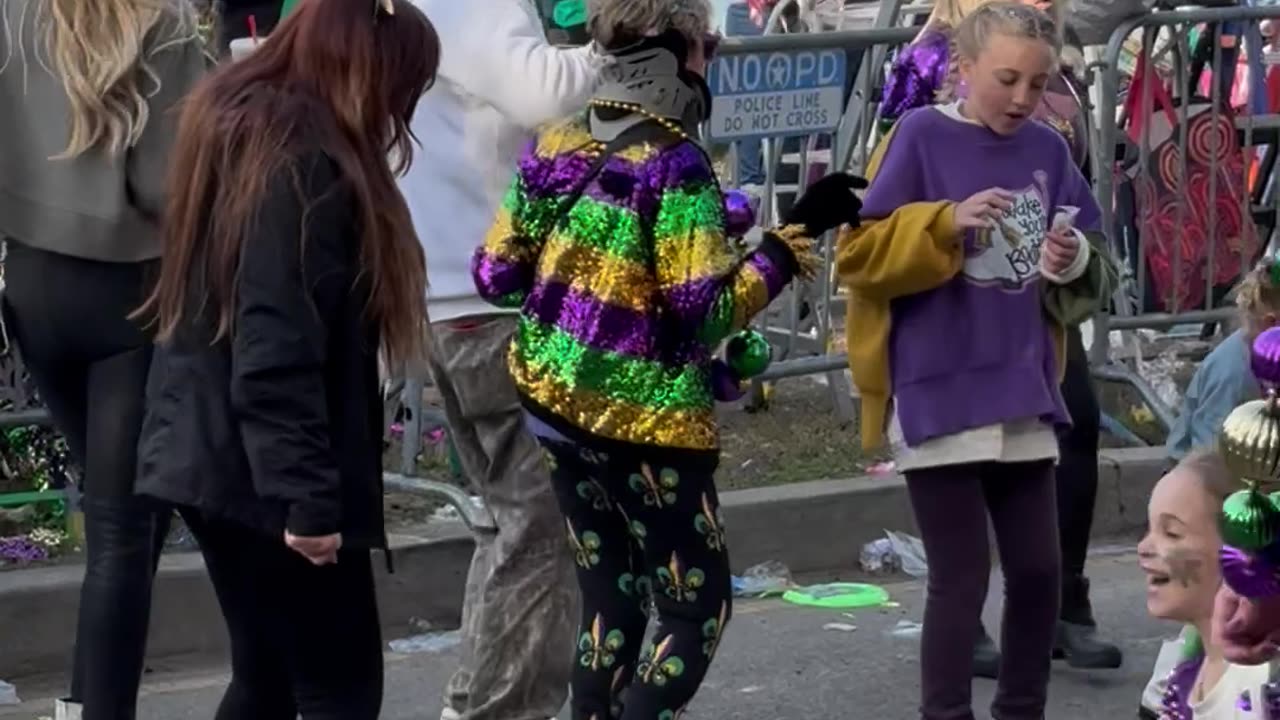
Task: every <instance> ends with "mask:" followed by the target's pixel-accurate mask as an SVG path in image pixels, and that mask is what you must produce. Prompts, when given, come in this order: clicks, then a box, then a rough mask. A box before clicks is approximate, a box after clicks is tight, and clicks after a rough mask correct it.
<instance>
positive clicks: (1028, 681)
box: [906, 460, 1060, 720]
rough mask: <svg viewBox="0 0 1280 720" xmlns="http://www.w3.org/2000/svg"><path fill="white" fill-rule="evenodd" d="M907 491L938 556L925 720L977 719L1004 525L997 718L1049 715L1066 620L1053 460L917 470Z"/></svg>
mask: <svg viewBox="0 0 1280 720" xmlns="http://www.w3.org/2000/svg"><path fill="white" fill-rule="evenodd" d="M906 476H907V491H908V492H909V493H910V495H911V507H912V508H913V509H914V510H915V515H916V521H917V522H918V523H919V525H920V537H921V539H923V541H924V549H925V554H926V555H927V556H928V558H929V588H928V594H927V596H926V599H925V608H924V635H923V637H922V639H921V647H920V675H921V687H920V692H921V697H922V702H921V718H922V719H923V720H973V717H974V715H973V710H972V707H971V700H972V685H973V679H972V678H973V639H974V637H976V636H977V632H978V627H979V623H980V622H981V615H982V602H983V600H984V598H986V596H987V580H988V578H989V577H990V573H991V551H990V549H989V546H988V544H987V517H988V515H990V518H991V525H992V526H993V527H994V528H995V535H996V548H997V550H998V551H999V553H1000V564H1001V567H1002V568H1003V570H1004V596H1005V602H1004V619H1003V622H1002V625H1001V630H1000V646H1001V647H1000V649H1001V657H1000V680H999V685H998V686H997V688H996V697H995V701H994V702H993V704H992V715H993V716H994V717H996V718H1000V720H1038V719H1039V718H1043V717H1044V706H1045V698H1046V694H1047V691H1048V685H1049V657H1050V654H1051V653H1052V649H1053V633H1054V623H1055V621H1056V619H1057V616H1058V599H1059V597H1058V595H1059V593H1058V580H1059V574H1058V573H1059V572H1060V565H1059V554H1058V537H1057V532H1056V530H1055V529H1054V527H1053V523H1054V517H1055V515H1054V513H1055V510H1054V505H1055V497H1054V490H1053V463H1051V462H1050V461H1048V460H1044V461H1040V462H1028V463H1007V464H1006V463H970V464H965V465H947V466H944V467H935V468H927V469H922V470H908V471H907V472H906Z"/></svg>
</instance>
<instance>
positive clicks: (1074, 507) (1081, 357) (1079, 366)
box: [1057, 327, 1100, 619]
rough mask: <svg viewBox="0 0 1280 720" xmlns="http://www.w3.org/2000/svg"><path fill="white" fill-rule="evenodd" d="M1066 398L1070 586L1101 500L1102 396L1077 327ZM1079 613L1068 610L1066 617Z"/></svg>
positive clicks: (1065, 530)
mask: <svg viewBox="0 0 1280 720" xmlns="http://www.w3.org/2000/svg"><path fill="white" fill-rule="evenodd" d="M1062 399H1063V400H1064V401H1065V402H1066V404H1067V411H1068V412H1069V413H1071V423H1072V424H1071V429H1070V430H1068V431H1067V432H1065V433H1062V434H1061V435H1060V436H1059V437H1058V454H1059V456H1060V457H1059V460H1058V468H1057V486H1058V532H1059V535H1060V541H1061V545H1062V574H1063V577H1064V578H1066V579H1067V580H1068V582H1069V581H1071V580H1072V579H1076V578H1079V577H1080V576H1082V575H1084V564H1085V558H1086V557H1087V555H1088V553H1089V534H1090V532H1091V531H1092V530H1093V506H1094V503H1095V502H1096V501H1097V497H1098V436H1099V434H1100V429H1099V425H1100V418H1099V410H1098V396H1097V394H1096V393H1095V392H1094V388H1093V380H1092V378H1090V376H1089V358H1088V356H1087V355H1086V354H1085V350H1084V343H1083V342H1082V341H1081V338H1080V329H1079V328H1078V327H1077V328H1071V329H1069V330H1068V331H1067V369H1066V375H1065V376H1064V377H1063V380H1062ZM1068 595H1070V593H1068ZM1075 610H1076V608H1071V607H1067V606H1065V605H1064V607H1063V612H1064V613H1066V614H1072V613H1073V611H1075ZM1067 619H1070V618H1067Z"/></svg>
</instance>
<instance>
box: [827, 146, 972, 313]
mask: <svg viewBox="0 0 1280 720" xmlns="http://www.w3.org/2000/svg"><path fill="white" fill-rule="evenodd" d="M894 132H896V127H895V128H894V130H891V131H890V132H889V133H888V134H887V135H885V137H884V139H883V140H882V141H881V142H880V144H879V146H877V147H876V150H875V152H874V153H873V154H872V156H871V162H870V163H869V164H868V166H867V176H868V178H869V179H870V180H871V184H872V187H871V189H869V190H868V193H870V192H872V191H873V190H874V188H875V176H876V173H877V172H878V171H879V169H880V164H881V161H882V160H883V158H884V154H885V150H886V148H888V146H889V142H890V141H891V140H892V138H893V136H894ZM963 265H964V241H963V237H962V235H961V233H960V232H959V231H958V230H957V228H956V226H955V203H953V202H949V201H942V202H913V203H908V204H905V205H901V206H899V207H897V208H895V209H894V210H893V211H892V212H890V213H889V214H888V215H887V216H886V217H884V218H881V219H879V220H872V221H868V222H864V223H862V225H860V226H859V227H855V228H846V229H845V230H844V231H843V232H841V234H840V238H839V242H838V244H837V246H836V273H837V275H838V277H839V278H840V282H841V283H842V284H844V285H846V286H847V287H849V288H851V289H853V290H856V291H857V292H858V293H859V294H861V295H863V296H865V297H868V298H879V299H883V300H889V299H892V298H895V297H901V296H903V295H912V294H914V293H919V292H924V291H925V290H930V289H933V288H935V287H938V286H939V285H942V284H943V283H945V282H946V281H948V280H950V279H951V278H953V277H955V275H956V274H957V273H959V272H960V268H961V267H962V266H963Z"/></svg>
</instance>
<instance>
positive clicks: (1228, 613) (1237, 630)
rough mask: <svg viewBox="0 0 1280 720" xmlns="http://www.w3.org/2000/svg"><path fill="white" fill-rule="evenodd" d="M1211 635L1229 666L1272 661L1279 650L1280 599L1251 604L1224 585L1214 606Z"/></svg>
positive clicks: (1267, 599)
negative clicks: (1229, 663) (1230, 663)
mask: <svg viewBox="0 0 1280 720" xmlns="http://www.w3.org/2000/svg"><path fill="white" fill-rule="evenodd" d="M1212 632H1213V634H1214V639H1215V640H1216V641H1217V642H1218V644H1219V645H1220V646H1221V647H1222V654H1223V656H1224V657H1226V659H1227V660H1228V661H1229V662H1233V663H1236V664H1238V665H1261V664H1263V663H1266V662H1269V661H1271V660H1272V659H1273V658H1275V657H1276V654H1277V648H1278V647H1280V597H1270V598H1258V599H1256V600H1250V599H1249V598H1244V597H1241V596H1240V595H1237V594H1236V592H1235V591H1234V590H1232V589H1231V588H1230V587H1228V586H1227V584H1226V583H1223V585H1222V587H1220V588H1219V589H1218V596H1217V597H1216V598H1215V599H1214V603H1213V630H1212Z"/></svg>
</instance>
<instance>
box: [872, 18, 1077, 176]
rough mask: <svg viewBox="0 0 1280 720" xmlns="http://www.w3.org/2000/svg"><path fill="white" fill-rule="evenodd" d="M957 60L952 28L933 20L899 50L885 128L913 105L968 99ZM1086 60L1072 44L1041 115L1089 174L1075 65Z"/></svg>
mask: <svg viewBox="0 0 1280 720" xmlns="http://www.w3.org/2000/svg"><path fill="white" fill-rule="evenodd" d="M951 60H952V57H951V34H950V29H949V27H948V26H947V25H946V24H945V23H936V22H931V23H930V24H929V25H927V26H925V28H924V29H923V30H922V31H921V32H920V35H918V36H917V37H916V39H915V40H913V41H912V42H911V44H910V45H908V46H907V47H905V48H903V50H902V52H900V53H898V56H897V57H896V58H895V59H894V61H893V63H892V65H891V66H890V68H889V74H888V76H887V77H886V78H885V85H884V92H883V95H882V99H881V101H880V123H881V129H883V130H887V129H888V128H889V127H891V126H892V125H893V123H894V122H896V121H897V119H898V118H900V117H902V115H903V113H905V112H907V111H908V110H911V109H913V108H917V107H923V106H925V105H933V104H934V103H937V102H947V101H950V100H952V99H954V98H955V97H963V96H964V87H963V85H962V84H960V83H959V82H958V81H957V80H956V78H955V69H954V67H953V64H952V61H951ZM1080 61H1081V58H1079V57H1078V51H1077V50H1075V49H1074V48H1071V47H1070V46H1069V45H1068V46H1067V49H1066V50H1064V52H1063V57H1062V65H1061V70H1060V72H1059V73H1058V74H1057V75H1055V76H1054V77H1053V78H1052V79H1051V80H1050V81H1049V85H1048V87H1046V89H1045V93H1044V97H1043V99H1042V100H1041V101H1040V105H1039V107H1037V108H1036V112H1035V117H1036V118H1037V119H1038V120H1040V121H1042V122H1045V123H1047V124H1049V125H1050V126H1052V127H1053V128H1054V129H1055V130H1057V131H1058V132H1060V133H1062V136H1063V137H1065V138H1066V140H1067V144H1068V145H1069V146H1070V147H1071V156H1072V158H1073V159H1074V160H1075V161H1076V165H1077V166H1079V167H1081V168H1085V169H1086V172H1085V177H1086V178H1087V177H1089V173H1088V172H1087V168H1088V167H1089V162H1088V161H1089V134H1088V127H1087V125H1086V123H1085V115H1084V113H1083V112H1082V111H1081V104H1082V103H1081V102H1080V98H1081V97H1083V95H1082V88H1081V87H1080V84H1079V82H1078V81H1077V80H1076V77H1075V75H1074V71H1073V69H1072V68H1073V66H1074V65H1077V64H1079V62H1080Z"/></svg>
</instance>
